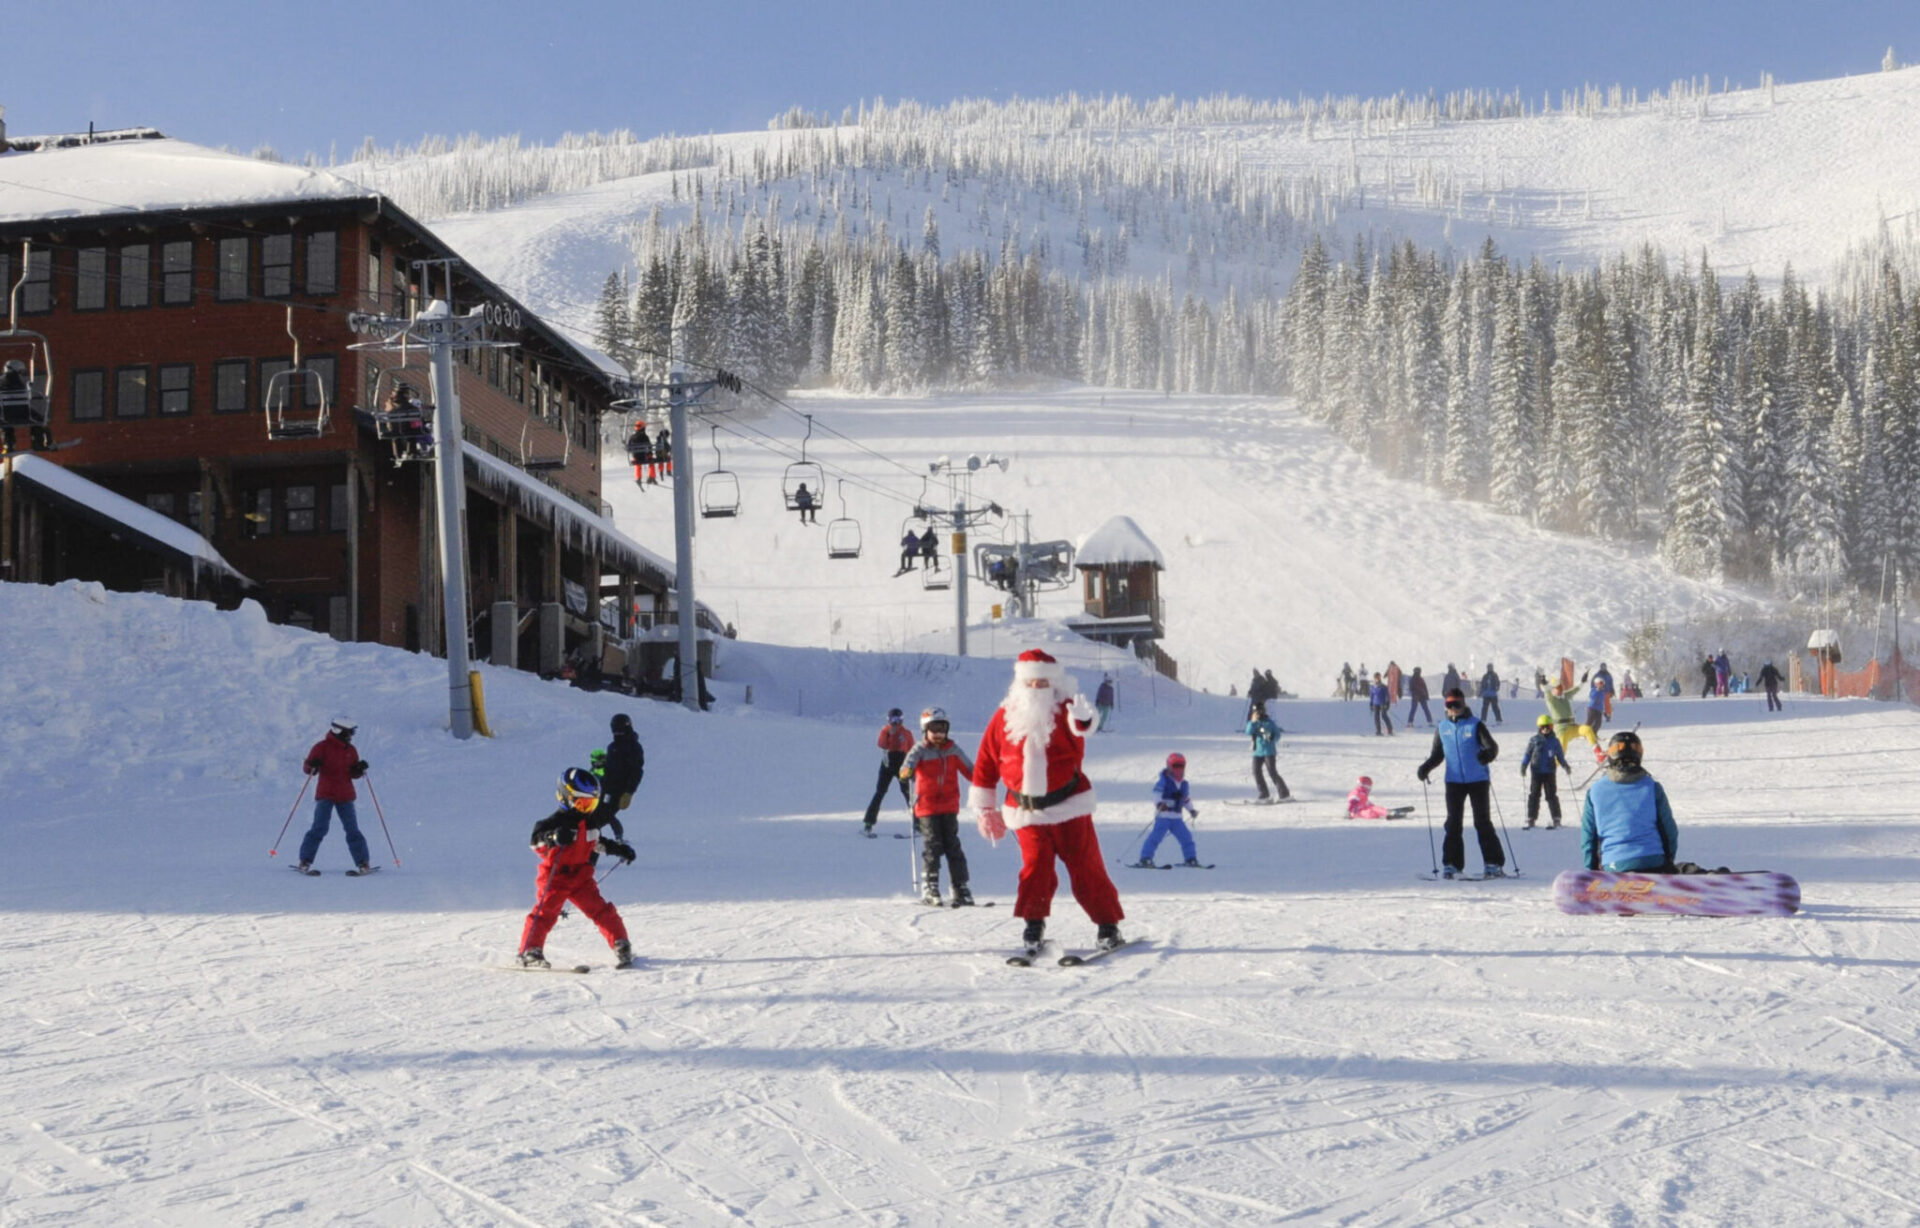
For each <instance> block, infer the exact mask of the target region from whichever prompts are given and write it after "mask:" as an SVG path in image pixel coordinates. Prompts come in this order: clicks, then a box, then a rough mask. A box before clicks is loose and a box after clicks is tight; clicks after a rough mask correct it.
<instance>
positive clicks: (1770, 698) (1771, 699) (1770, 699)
mask: <svg viewBox="0 0 1920 1228" xmlns="http://www.w3.org/2000/svg"><path fill="white" fill-rule="evenodd" d="M1785 710H1786V705H1784V704H1782V703H1781V702H1780V690H1779V688H1778V687H1768V688H1767V711H1769V712H1783V711H1785Z"/></svg>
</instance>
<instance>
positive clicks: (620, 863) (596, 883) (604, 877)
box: [593, 857, 627, 887]
mask: <svg viewBox="0 0 1920 1228" xmlns="http://www.w3.org/2000/svg"><path fill="white" fill-rule="evenodd" d="M626 864H627V863H626V862H624V861H622V860H620V859H619V858H618V857H616V858H614V859H613V864H612V865H610V866H608V867H607V873H606V874H602V875H601V876H600V877H599V878H596V879H594V880H593V885H594V886H596V887H598V886H599V885H600V884H601V883H604V882H606V881H607V877H608V875H611V874H612V873H613V872H614V871H615V870H618V869H619V868H620V867H621V866H624V865H626Z"/></svg>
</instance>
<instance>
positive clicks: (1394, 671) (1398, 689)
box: [1385, 660, 1406, 703]
mask: <svg viewBox="0 0 1920 1228" xmlns="http://www.w3.org/2000/svg"><path fill="white" fill-rule="evenodd" d="M1385 676H1386V679H1387V699H1388V700H1389V701H1391V702H1393V703H1399V702H1400V697H1401V696H1402V695H1405V694H1406V691H1405V690H1404V689H1403V687H1404V684H1405V682H1406V676H1405V675H1404V674H1403V673H1401V671H1400V663H1399V662H1398V661H1392V660H1389V661H1388V662H1387V672H1386V675H1385Z"/></svg>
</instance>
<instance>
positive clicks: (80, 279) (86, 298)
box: [73, 247, 107, 311]
mask: <svg viewBox="0 0 1920 1228" xmlns="http://www.w3.org/2000/svg"><path fill="white" fill-rule="evenodd" d="M106 305H107V249H106V248H104V247H83V248H81V249H80V254H79V255H78V256H76V257H75V258H74V264H73V309H74V310H75V311H100V310H103V309H104V308H105V307H106Z"/></svg>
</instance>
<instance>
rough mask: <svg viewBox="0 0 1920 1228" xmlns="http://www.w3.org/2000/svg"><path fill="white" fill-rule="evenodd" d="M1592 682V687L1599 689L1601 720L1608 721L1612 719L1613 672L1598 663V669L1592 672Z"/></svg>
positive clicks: (1597, 726)
mask: <svg viewBox="0 0 1920 1228" xmlns="http://www.w3.org/2000/svg"><path fill="white" fill-rule="evenodd" d="M1593 681H1594V685H1596V686H1598V687H1599V688H1600V699H1601V713H1600V715H1601V719H1602V720H1608V721H1610V720H1612V719H1613V696H1614V691H1615V689H1616V688H1615V687H1614V685H1613V671H1612V670H1610V669H1608V668H1607V663H1606V662H1605V661H1602V662H1600V668H1598V669H1596V670H1594V671H1593ZM1594 728H1595V729H1598V728H1600V726H1599V725H1595V726H1594Z"/></svg>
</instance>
